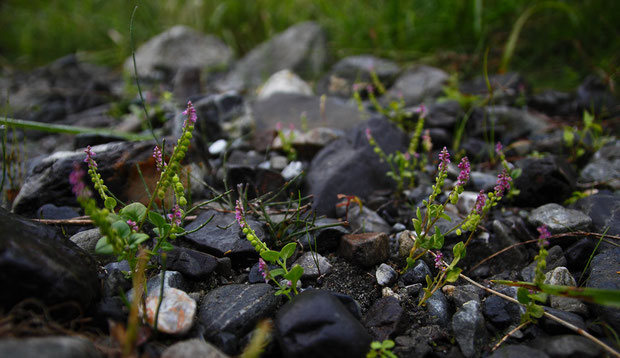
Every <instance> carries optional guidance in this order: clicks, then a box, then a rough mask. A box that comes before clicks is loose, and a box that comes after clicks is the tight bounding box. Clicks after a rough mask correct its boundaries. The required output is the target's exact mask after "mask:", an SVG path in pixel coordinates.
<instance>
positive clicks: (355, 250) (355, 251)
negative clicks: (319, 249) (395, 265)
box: [339, 232, 390, 267]
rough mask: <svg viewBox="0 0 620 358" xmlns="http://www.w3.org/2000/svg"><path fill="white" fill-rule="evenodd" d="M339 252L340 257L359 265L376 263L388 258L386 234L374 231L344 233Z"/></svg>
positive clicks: (366, 265)
mask: <svg viewBox="0 0 620 358" xmlns="http://www.w3.org/2000/svg"><path fill="white" fill-rule="evenodd" d="M339 252H340V255H341V256H342V257H344V258H346V259H348V260H350V261H353V262H355V263H357V264H359V265H361V266H364V267H370V266H373V265H377V264H380V263H382V262H384V261H385V260H387V259H388V258H389V255H390V248H389V240H388V236H387V235H386V234H385V233H376V232H370V233H365V234H349V235H345V236H343V237H342V239H341V241H340V248H339Z"/></svg>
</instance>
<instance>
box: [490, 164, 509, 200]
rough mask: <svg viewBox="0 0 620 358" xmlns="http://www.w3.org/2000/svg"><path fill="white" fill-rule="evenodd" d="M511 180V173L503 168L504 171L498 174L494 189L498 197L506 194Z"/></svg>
mask: <svg viewBox="0 0 620 358" xmlns="http://www.w3.org/2000/svg"><path fill="white" fill-rule="evenodd" d="M511 181H512V178H511V177H510V174H508V172H507V171H506V169H504V170H502V172H501V173H499V174H498V175H497V185H495V188H494V190H495V195H496V196H497V197H498V198H501V197H502V196H504V192H505V191H507V190H510V182H511Z"/></svg>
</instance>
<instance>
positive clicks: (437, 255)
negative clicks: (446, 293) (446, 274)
mask: <svg viewBox="0 0 620 358" xmlns="http://www.w3.org/2000/svg"><path fill="white" fill-rule="evenodd" d="M442 258H443V254H442V253H441V251H437V252H436V253H435V259H434V260H435V268H438V269H440V270H441V271H443V270H445V267H443V265H442V264H441V259H442Z"/></svg>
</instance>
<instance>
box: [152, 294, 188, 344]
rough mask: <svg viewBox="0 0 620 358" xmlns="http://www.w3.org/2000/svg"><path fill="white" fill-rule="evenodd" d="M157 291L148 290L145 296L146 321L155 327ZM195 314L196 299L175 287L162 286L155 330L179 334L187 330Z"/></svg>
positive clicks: (157, 302) (158, 298)
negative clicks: (162, 295) (162, 296)
mask: <svg viewBox="0 0 620 358" xmlns="http://www.w3.org/2000/svg"><path fill="white" fill-rule="evenodd" d="M160 297H161V296H160V295H159V291H156V292H150V293H149V296H148V297H147V298H146V304H145V305H146V321H147V323H148V324H149V325H151V327H155V316H156V314H157V306H158V305H159V301H160ZM195 316H196V301H194V300H193V299H192V298H191V297H189V295H188V294H187V293H185V292H183V291H181V290H178V289H176V288H172V287H167V288H164V298H163V300H161V305H160V306H159V315H157V330H158V331H161V332H163V333H167V334H177V335H181V334H184V333H186V332H187V331H189V329H190V328H191V327H192V324H193V323H194V317H195Z"/></svg>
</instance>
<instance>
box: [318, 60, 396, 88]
mask: <svg viewBox="0 0 620 358" xmlns="http://www.w3.org/2000/svg"><path fill="white" fill-rule="evenodd" d="M371 72H374V73H375V74H376V75H377V77H378V78H379V81H381V83H382V84H383V86H384V87H386V88H389V87H390V86H391V85H392V83H394V79H395V78H396V76H397V75H398V73H399V72H400V67H399V66H398V64H396V63H395V62H392V61H390V60H386V59H382V58H379V57H375V56H372V55H357V56H348V57H345V58H343V59H342V60H340V61H338V62H337V63H336V64H335V65H334V66H333V67H332V68H331V69H330V71H329V73H328V74H327V75H325V77H323V78H322V79H321V80H320V81H319V84H318V85H317V87H318V88H319V90H320V92H321V93H326V94H328V95H333V96H339V97H344V98H350V97H351V96H352V95H353V91H352V86H353V84H355V83H362V84H371V83H372V78H371Z"/></svg>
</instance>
